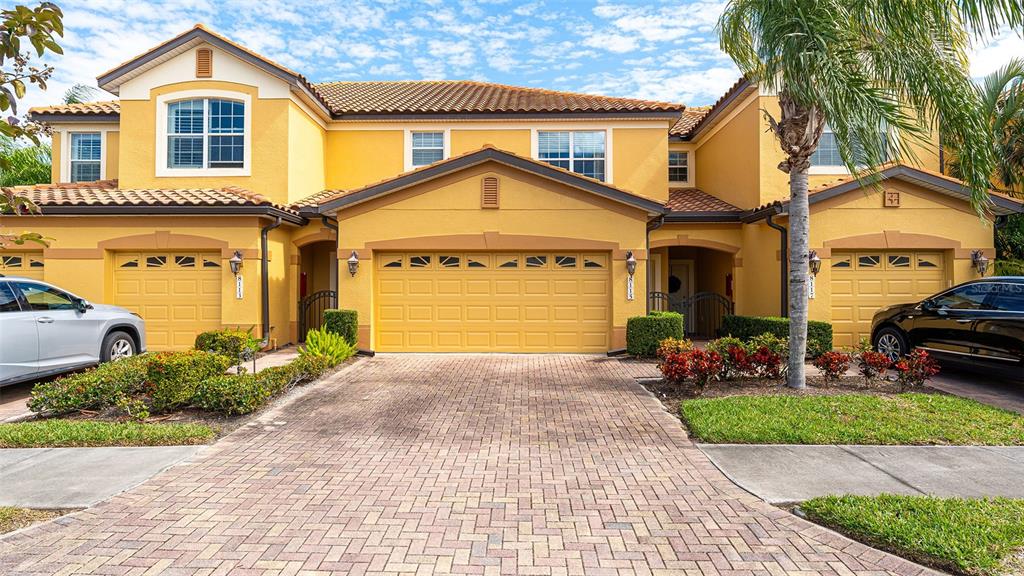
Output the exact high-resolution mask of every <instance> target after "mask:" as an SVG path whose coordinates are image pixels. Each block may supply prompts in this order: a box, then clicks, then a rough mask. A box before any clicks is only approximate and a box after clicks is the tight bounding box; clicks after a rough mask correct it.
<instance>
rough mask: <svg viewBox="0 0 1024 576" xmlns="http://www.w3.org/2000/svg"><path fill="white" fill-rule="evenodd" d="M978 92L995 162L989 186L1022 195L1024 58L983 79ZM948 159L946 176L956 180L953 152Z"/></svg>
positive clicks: (958, 170)
mask: <svg viewBox="0 0 1024 576" xmlns="http://www.w3.org/2000/svg"><path fill="white" fill-rule="evenodd" d="M977 89H978V95H979V97H980V98H981V103H982V107H983V108H982V110H983V112H984V114H985V117H986V118H987V119H988V124H989V126H990V127H991V132H992V153H993V154H994V155H995V159H996V167H995V171H994V172H993V174H992V183H993V184H994V185H995V186H997V187H998V188H1001V189H1003V190H1007V191H1010V192H1013V193H1016V194H1024V59H1020V58H1014V59H1012V60H1010V62H1009V63H1008V64H1007V65H1006V66H1003V67H1002V68H1000V69H999V70H996V71H995V72H993V73H992V74H989V75H988V76H986V77H985V79H984V80H983V81H982V82H981V84H979V85H978V87H977ZM951 156H952V157H951V158H950V160H949V173H950V174H951V175H952V176H955V177H957V178H959V177H960V175H961V166H960V161H959V159H958V156H957V154H956V151H955V150H954V151H953V154H952V155H951Z"/></svg>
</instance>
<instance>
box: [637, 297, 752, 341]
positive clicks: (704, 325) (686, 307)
mask: <svg viewBox="0 0 1024 576" xmlns="http://www.w3.org/2000/svg"><path fill="white" fill-rule="evenodd" d="M649 297H650V303H651V310H655V311H659V312H664V311H672V312H679V313H680V314H682V315H683V323H684V324H685V326H686V334H687V336H689V337H691V338H701V339H705V338H717V337H718V331H719V330H720V329H721V328H722V321H723V319H724V318H725V315H726V314H732V312H733V302H732V300H730V299H728V298H726V297H725V296H722V295H721V294H718V293H716V292H697V293H696V294H694V295H693V296H689V297H687V296H681V295H678V296H677V295H674V294H667V293H665V292H651V293H650V295H649Z"/></svg>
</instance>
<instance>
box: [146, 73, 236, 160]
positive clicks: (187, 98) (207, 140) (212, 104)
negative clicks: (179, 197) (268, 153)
mask: <svg viewBox="0 0 1024 576" xmlns="http://www.w3.org/2000/svg"><path fill="white" fill-rule="evenodd" d="M250 106H251V100H250V98H249V96H248V95H247V94H239V93H233V92H223V91H189V92H178V93H175V94H167V95H164V96H160V97H158V98H157V111H158V113H157V146H156V148H157V158H156V172H157V176H248V175H249V174H250V158H251V156H252V150H251V140H252V133H251V131H252V126H251V121H250V119H251V117H252V111H251V109H250Z"/></svg>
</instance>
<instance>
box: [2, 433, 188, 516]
mask: <svg viewBox="0 0 1024 576" xmlns="http://www.w3.org/2000/svg"><path fill="white" fill-rule="evenodd" d="M201 448H203V446H141V447H131V448H120V447H118V448H7V449H4V450H0V487H2V488H0V506H20V507H23V508H86V507H88V506H92V505H93V504H96V503H98V502H101V501H103V500H106V499H107V498H110V497H111V496H114V495H115V494H119V493H121V492H124V491H125V490H127V489H129V488H133V487H135V486H137V485H139V484H141V483H143V482H145V481H146V480H148V479H149V478H151V477H153V476H155V475H156V474H157V473H159V472H161V471H163V470H165V469H167V468H169V467H171V466H173V465H175V464H177V463H179V462H182V461H184V460H186V459H188V458H190V457H192V456H193V455H195V453H196V452H198V451H199V450H200V449H201Z"/></svg>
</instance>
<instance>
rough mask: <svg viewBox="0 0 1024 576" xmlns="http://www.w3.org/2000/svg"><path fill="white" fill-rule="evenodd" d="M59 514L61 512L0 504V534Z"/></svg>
mask: <svg viewBox="0 0 1024 576" xmlns="http://www.w3.org/2000/svg"><path fill="white" fill-rule="evenodd" d="M60 515H61V512H58V511H54V510H29V509H28V508H10V507H8V506H0V534H3V533H5V532H13V531H15V530H17V529H19V528H24V527H25V526H28V525H30V524H35V523H36V522H42V521H43V520H48V519H50V518H53V517H54V516H60Z"/></svg>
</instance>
